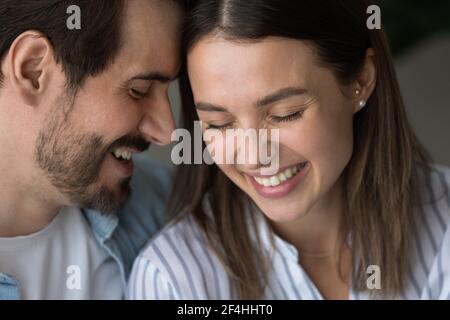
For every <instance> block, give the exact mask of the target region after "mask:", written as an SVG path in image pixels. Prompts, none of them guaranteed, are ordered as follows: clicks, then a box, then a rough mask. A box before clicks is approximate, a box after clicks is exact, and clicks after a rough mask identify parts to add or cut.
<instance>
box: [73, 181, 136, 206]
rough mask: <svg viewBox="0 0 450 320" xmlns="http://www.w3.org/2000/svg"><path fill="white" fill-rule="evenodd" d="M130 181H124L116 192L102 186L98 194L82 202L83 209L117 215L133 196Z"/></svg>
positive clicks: (95, 193) (91, 194)
mask: <svg viewBox="0 0 450 320" xmlns="http://www.w3.org/2000/svg"><path fill="white" fill-rule="evenodd" d="M130 180H131V178H127V179H124V180H123V181H121V182H120V183H119V185H118V186H117V187H116V188H115V190H111V189H110V188H108V187H106V186H102V187H101V188H100V189H99V190H97V191H96V192H92V193H90V195H86V196H85V199H84V201H81V203H82V207H83V208H86V209H92V210H95V211H99V212H102V213H108V214H115V213H117V211H119V210H120V209H121V208H123V207H124V206H125V203H126V202H127V200H128V199H129V197H130V196H131V186H130Z"/></svg>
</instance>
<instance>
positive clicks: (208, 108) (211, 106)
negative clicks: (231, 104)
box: [195, 102, 227, 112]
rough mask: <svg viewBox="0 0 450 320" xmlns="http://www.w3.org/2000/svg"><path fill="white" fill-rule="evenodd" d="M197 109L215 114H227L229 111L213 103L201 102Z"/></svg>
mask: <svg viewBox="0 0 450 320" xmlns="http://www.w3.org/2000/svg"><path fill="white" fill-rule="evenodd" d="M195 108H196V109H197V110H201V111H209V112H212V111H215V112H227V109H226V108H224V107H222V106H218V105H215V104H211V103H206V102H199V103H196V104H195Z"/></svg>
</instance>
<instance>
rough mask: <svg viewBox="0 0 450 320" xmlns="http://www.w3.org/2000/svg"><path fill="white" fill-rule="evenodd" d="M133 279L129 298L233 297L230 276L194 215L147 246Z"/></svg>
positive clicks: (162, 232)
mask: <svg viewBox="0 0 450 320" xmlns="http://www.w3.org/2000/svg"><path fill="white" fill-rule="evenodd" d="M130 279H131V280H130V285H129V291H130V297H133V296H134V297H136V292H138V293H139V292H147V293H146V297H147V298H148V297H151V298H155V299H194V300H196V299H230V298H231V288H230V285H229V283H230V281H229V278H228V276H227V273H226V271H225V269H224V267H223V265H222V264H221V263H220V261H219V260H218V258H217V256H216V255H215V253H214V251H213V250H211V249H210V246H209V244H208V242H207V241H206V237H205V236H204V235H203V232H202V231H201V229H200V227H199V226H198V224H197V223H196V222H195V220H194V218H193V217H192V216H187V217H184V218H183V219H181V220H178V221H175V222H172V223H170V224H168V225H167V226H166V227H165V228H163V229H162V230H161V231H160V232H159V233H158V234H157V235H156V236H155V237H154V238H153V239H152V240H151V241H149V242H148V243H147V245H146V246H145V248H144V249H143V250H142V252H141V253H140V255H139V256H138V258H137V259H136V261H135V264H134V267H133V272H132V276H131V277H130ZM132 282H133V283H134V284H133V283H132ZM139 286H140V287H139ZM163 293H164V294H163Z"/></svg>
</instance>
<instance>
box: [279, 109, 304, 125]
mask: <svg viewBox="0 0 450 320" xmlns="http://www.w3.org/2000/svg"><path fill="white" fill-rule="evenodd" d="M303 112H304V110H301V111H297V112H294V113H291V114H289V115H287V116H282V117H280V116H271V119H272V120H273V121H275V122H279V123H281V122H289V121H294V120H297V119H299V118H301V117H302V115H303Z"/></svg>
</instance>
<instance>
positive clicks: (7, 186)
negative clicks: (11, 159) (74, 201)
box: [0, 177, 61, 238]
mask: <svg viewBox="0 0 450 320" xmlns="http://www.w3.org/2000/svg"><path fill="white" fill-rule="evenodd" d="M5 178H6V180H7V181H5V180H3V181H2V185H1V186H0V238H10V237H17V236H25V235H30V234H33V233H36V232H38V231H40V230H42V229H44V228H45V227H46V226H48V225H49V224H50V223H51V221H52V220H53V219H54V218H55V217H56V215H57V214H58V212H59V210H60V209H61V206H58V205H57V204H56V203H55V202H52V201H50V200H48V198H47V197H45V196H44V192H43V190H36V188H34V189H33V188H31V187H29V186H24V185H23V184H22V183H20V182H18V180H15V179H11V177H5ZM8 178H10V179H8ZM47 196H48V195H47Z"/></svg>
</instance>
